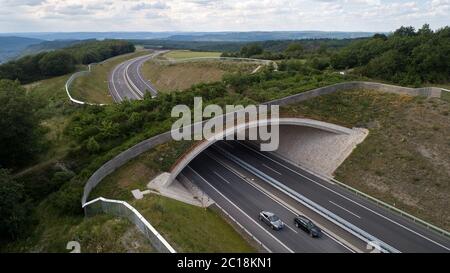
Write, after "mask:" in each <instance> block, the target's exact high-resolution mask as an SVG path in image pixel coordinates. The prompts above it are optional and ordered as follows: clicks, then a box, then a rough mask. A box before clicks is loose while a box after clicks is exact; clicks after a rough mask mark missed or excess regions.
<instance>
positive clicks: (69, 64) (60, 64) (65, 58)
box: [39, 51, 75, 77]
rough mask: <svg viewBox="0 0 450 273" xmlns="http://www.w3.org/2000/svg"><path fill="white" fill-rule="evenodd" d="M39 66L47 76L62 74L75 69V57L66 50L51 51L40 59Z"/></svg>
mask: <svg viewBox="0 0 450 273" xmlns="http://www.w3.org/2000/svg"><path fill="white" fill-rule="evenodd" d="M39 68H40V70H41V73H42V74H43V75H45V76H48V77H53V76H61V75H64V74H67V73H70V72H73V71H74V70H75V59H74V57H73V56H72V55H70V54H69V53H67V52H64V51H54V52H49V53H47V54H46V55H45V56H44V57H42V59H41V60H40V61H39Z"/></svg>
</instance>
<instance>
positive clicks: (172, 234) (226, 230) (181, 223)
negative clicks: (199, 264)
mask: <svg viewBox="0 0 450 273" xmlns="http://www.w3.org/2000/svg"><path fill="white" fill-rule="evenodd" d="M191 145H192V142H189V141H184V142H177V141H173V142H169V143H166V144H162V145H159V146H157V147H156V148H155V149H152V150H151V151H149V152H146V153H144V154H142V155H141V156H139V157H137V158H135V159H133V160H131V161H130V162H128V163H127V164H126V165H124V166H123V167H121V168H119V169H118V170H116V171H115V172H114V173H112V174H111V175H110V176H108V177H107V178H105V179H104V180H103V181H102V182H100V184H99V185H98V186H97V188H95V189H94V191H93V192H92V193H91V195H90V199H94V198H96V197H98V196H103V197H105V198H113V199H120V200H125V201H127V202H129V203H130V204H131V205H133V206H134V207H135V208H136V209H137V210H138V211H139V212H140V213H141V214H142V215H144V217H145V218H146V219H147V220H149V222H150V223H151V224H152V225H153V226H154V227H155V228H156V229H157V230H158V231H159V232H161V234H163V236H164V237H165V238H166V239H167V240H168V241H169V243H171V244H172V245H173V246H174V247H175V248H176V249H177V251H181V252H252V251H255V249H253V248H252V247H251V246H250V245H249V244H248V243H247V242H246V241H245V240H244V239H243V238H242V237H241V236H240V235H239V234H238V233H237V232H236V231H235V230H234V229H233V228H232V227H231V226H230V225H229V224H228V223H227V222H226V221H225V220H224V219H223V218H222V217H221V216H220V215H219V214H218V213H217V212H215V211H213V210H211V209H204V208H199V207H196V206H192V205H188V204H185V203H182V202H179V201H175V200H172V199H170V198H165V197H162V196H157V195H152V194H151V195H145V196H144V198H143V199H141V200H135V199H134V198H133V196H132V194H131V190H134V189H141V190H144V189H146V184H147V183H148V182H150V180H151V179H152V178H153V177H155V176H156V175H157V174H159V173H161V172H163V171H168V170H169V169H170V167H171V166H172V164H173V163H174V162H175V160H176V159H177V158H178V157H179V156H180V155H181V154H182V153H183V151H185V150H186V149H188V147H190V146H191ZM199 223H201V224H199Z"/></svg>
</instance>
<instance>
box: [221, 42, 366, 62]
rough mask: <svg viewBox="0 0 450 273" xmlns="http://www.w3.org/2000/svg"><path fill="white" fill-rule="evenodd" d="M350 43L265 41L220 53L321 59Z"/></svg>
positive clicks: (241, 56)
mask: <svg viewBox="0 0 450 273" xmlns="http://www.w3.org/2000/svg"><path fill="white" fill-rule="evenodd" d="M358 40H364V39H358ZM351 41H354V40H348V39H347V40H306V41H303V40H299V41H265V42H259V43H250V44H246V45H244V46H242V47H241V48H240V50H239V51H235V52H224V53H222V57H240V58H254V59H266V60H286V59H313V58H315V57H317V56H321V57H322V58H323V57H324V56H326V55H329V54H330V53H332V52H335V51H336V50H338V49H340V48H343V47H345V46H346V45H349V44H350V42H351ZM316 55H317V56H316ZM327 62H328V61H327ZM328 63H329V62H328Z"/></svg>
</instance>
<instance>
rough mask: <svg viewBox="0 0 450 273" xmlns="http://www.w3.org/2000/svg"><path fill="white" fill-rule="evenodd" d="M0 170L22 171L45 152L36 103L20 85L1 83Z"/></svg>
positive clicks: (6, 81) (4, 81)
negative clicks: (38, 154) (1, 167)
mask: <svg viewBox="0 0 450 273" xmlns="http://www.w3.org/2000/svg"><path fill="white" fill-rule="evenodd" d="M0 105H1V107H0V117H1V118H0V166H3V167H8V168H12V167H19V166H22V165H24V164H25V163H27V162H29V161H30V160H31V159H32V158H33V157H34V156H35V155H36V153H37V152H39V151H40V150H42V147H43V145H42V143H41V139H42V133H41V132H40V126H39V119H38V117H37V114H36V109H35V108H36V102H35V101H34V100H33V98H32V97H31V96H29V95H27V94H26V92H25V89H24V88H22V87H21V86H20V84H19V83H18V82H13V81H10V80H0Z"/></svg>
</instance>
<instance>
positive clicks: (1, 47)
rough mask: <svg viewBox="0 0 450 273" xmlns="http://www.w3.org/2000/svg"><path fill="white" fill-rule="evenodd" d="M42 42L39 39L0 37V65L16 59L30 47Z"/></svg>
mask: <svg viewBox="0 0 450 273" xmlns="http://www.w3.org/2000/svg"><path fill="white" fill-rule="evenodd" d="M41 42H43V41H42V40H40V39H35V38H24V37H15V36H6V37H0V63H4V62H6V61H8V60H10V59H13V58H15V57H18V56H19V55H20V54H21V52H22V51H23V50H25V49H26V48H27V47H29V46H30V45H35V44H39V43H41Z"/></svg>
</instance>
